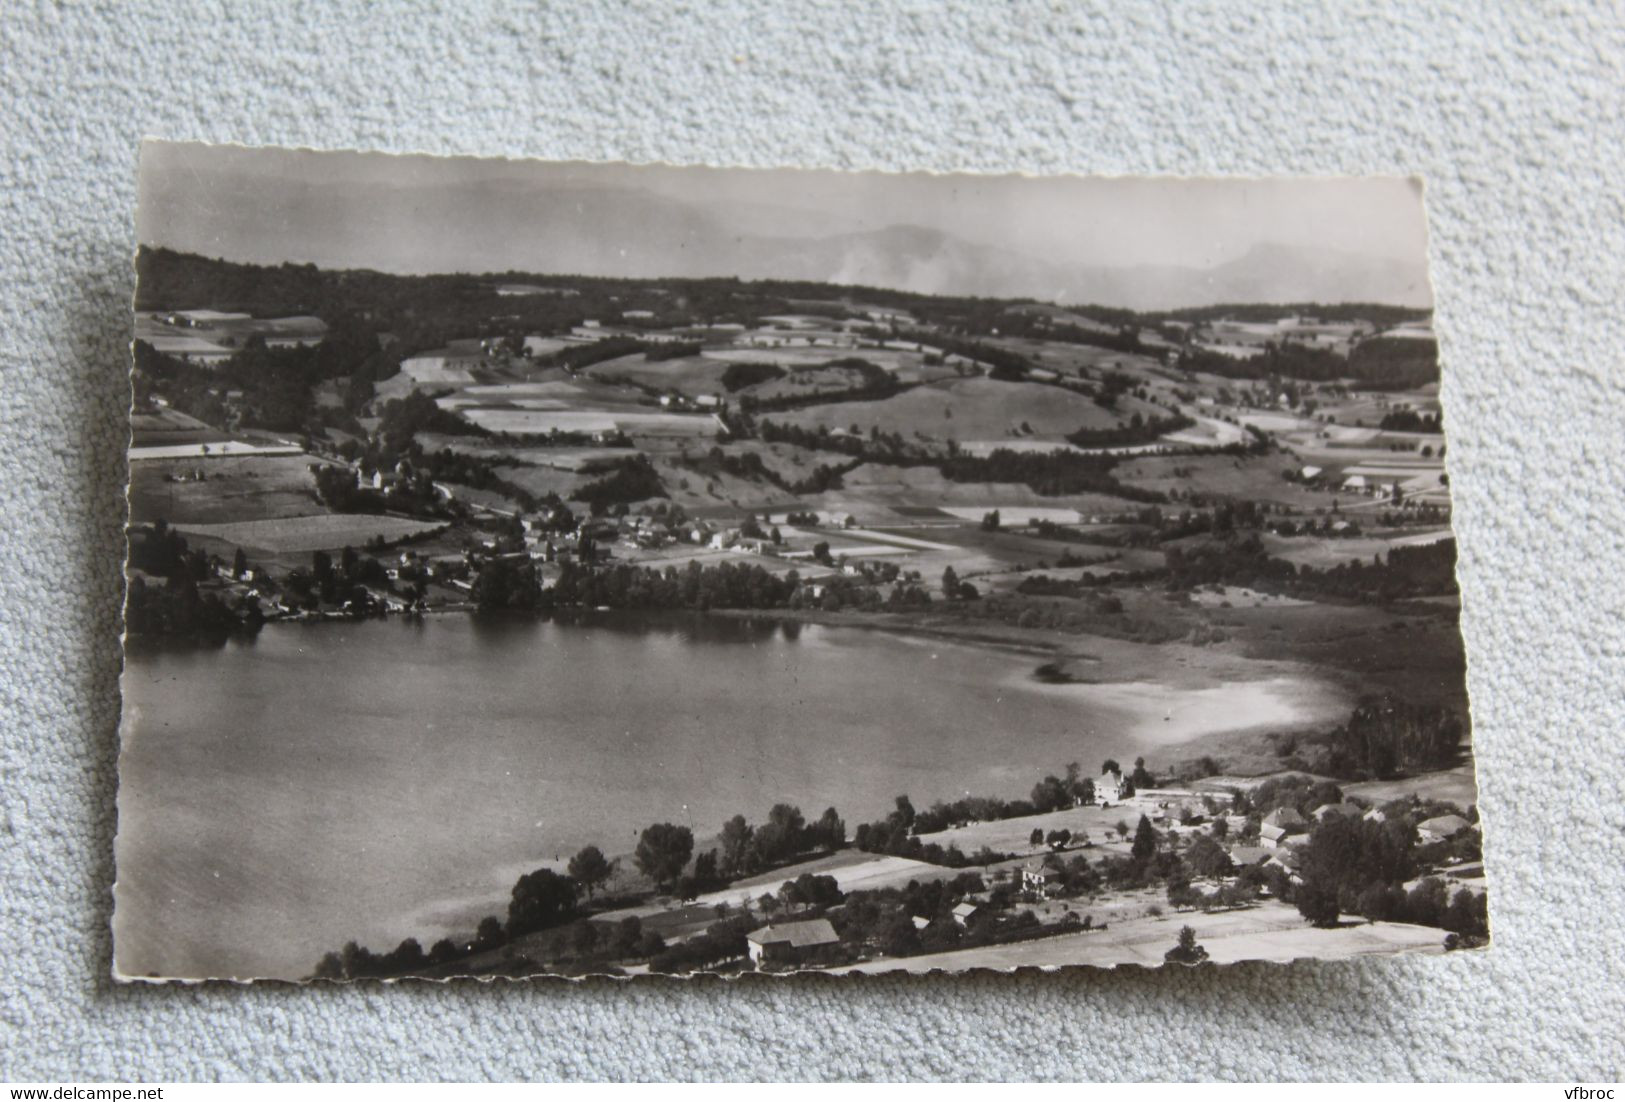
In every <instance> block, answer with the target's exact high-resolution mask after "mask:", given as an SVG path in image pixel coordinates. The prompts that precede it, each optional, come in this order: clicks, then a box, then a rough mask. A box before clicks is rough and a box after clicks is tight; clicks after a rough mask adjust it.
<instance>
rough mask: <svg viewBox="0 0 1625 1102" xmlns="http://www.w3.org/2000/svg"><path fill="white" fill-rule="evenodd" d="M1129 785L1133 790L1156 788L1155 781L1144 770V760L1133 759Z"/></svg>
mask: <svg viewBox="0 0 1625 1102" xmlns="http://www.w3.org/2000/svg"><path fill="white" fill-rule="evenodd" d="M1129 783H1130V784H1132V785H1133V786H1134V787H1135V788H1155V787H1157V779H1156V778H1155V777H1153V776H1152V775H1151V774H1150V772H1149V771H1148V770H1147V769H1146V767H1145V759H1144V758H1135V759H1134V772H1133V773H1132V774H1130V775H1129Z"/></svg>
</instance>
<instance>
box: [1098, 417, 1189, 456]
mask: <svg viewBox="0 0 1625 1102" xmlns="http://www.w3.org/2000/svg"><path fill="white" fill-rule="evenodd" d="M1195 424H1196V422H1195V421H1193V420H1191V419H1190V418H1189V417H1186V416H1185V415H1184V414H1182V413H1176V414H1173V415H1171V416H1168V417H1145V416H1142V415H1141V414H1139V413H1136V414H1134V416H1133V417H1131V418H1129V422H1128V424H1126V425H1118V426H1117V427H1116V428H1110V429H1079V430H1078V431H1076V432H1074V433H1069V434H1068V435H1067V438H1066V439H1067V442H1068V443H1070V444H1075V445H1077V446H1078V447H1080V448H1120V447H1129V446H1132V445H1135V444H1149V443H1151V442H1152V441H1154V440H1156V439H1158V438H1159V437H1162V436H1166V435H1168V434H1169V433H1171V432H1183V431H1184V430H1185V429H1188V428H1190V427H1191V426H1193V425H1195Z"/></svg>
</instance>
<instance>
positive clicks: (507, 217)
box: [140, 172, 1432, 310]
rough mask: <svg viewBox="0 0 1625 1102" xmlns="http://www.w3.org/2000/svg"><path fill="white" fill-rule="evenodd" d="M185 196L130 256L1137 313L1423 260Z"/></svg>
mask: <svg viewBox="0 0 1625 1102" xmlns="http://www.w3.org/2000/svg"><path fill="white" fill-rule="evenodd" d="M187 183H188V187H187V188H186V189H182V188H178V187H177V188H175V189H174V190H170V189H167V188H166V187H164V186H162V184H159V185H155V186H153V187H151V188H148V189H146V190H145V191H144V193H143V195H142V205H141V211H140V219H141V224H142V227H143V234H142V239H143V242H144V243H147V244H162V245H166V246H168V247H171V248H175V249H179V250H181V251H187V252H194V253H199V254H202V255H205V256H216V257H221V258H223V259H227V260H236V261H245V262H254V263H281V262H283V261H295V262H301V263H303V262H309V263H314V264H317V265H319V266H322V267H328V268H363V267H364V268H376V269H379V270H382V271H392V272H400V273H418V274H421V273H428V272H437V271H438V272H445V271H464V272H471V273H479V272H500V271H526V272H537V273H558V274H579V275H589V276H620V277H631V278H661V277H670V276H737V277H740V278H742V279H768V278H773V279H794V280H807V281H813V282H824V283H835V284H856V285H868V286H881V287H888V288H894V289H897V290H906V291H913V292H918V293H924V294H957V295H978V296H986V297H1033V298H1038V299H1042V300H1045V301H1053V302H1058V303H1062V304H1091V303H1093V304H1099V305H1104V306H1119V307H1127V308H1131V309H1140V310H1150V309H1177V308H1181V307H1190V306H1206V305H1213V304H1216V303H1227V302H1283V303H1284V302H1310V301H1319V302H1379V303H1387V304H1392V305H1400V306H1415V307H1422V308H1425V307H1429V306H1431V305H1432V292H1431V288H1430V287H1429V284H1428V280H1427V274H1426V268H1425V258H1424V257H1423V256H1421V255H1418V256H1416V257H1415V258H1414V259H1413V260H1399V259H1393V258H1390V257H1385V256H1378V255H1368V254H1364V253H1358V252H1351V251H1346V250H1338V249H1333V248H1330V247H1320V246H1315V245H1302V244H1297V245H1287V244H1276V243H1269V242H1268V240H1267V239H1266V240H1265V241H1264V242H1263V243H1259V244H1255V245H1253V246H1252V247H1251V248H1250V249H1248V250H1247V251H1245V252H1244V253H1243V254H1242V255H1240V256H1237V257H1234V258H1232V259H1227V260H1224V261H1222V262H1219V263H1213V264H1207V265H1202V264H1196V263H1193V264H1123V263H1114V262H1113V258H1112V257H1111V256H1099V255H1091V256H1080V257H1078V258H1077V260H1076V262H1073V261H1072V260H1070V259H1067V260H1056V259H1054V258H1050V259H1044V258H1041V257H1036V256H1034V255H1031V253H1030V252H1028V251H1023V250H1020V249H1017V248H1006V247H1001V246H999V245H992V244H987V243H983V242H978V241H974V240H971V239H970V237H971V236H973V235H974V234H975V233H976V232H978V230H981V231H983V232H985V227H977V226H967V227H966V229H965V231H964V233H963V234H962V233H960V232H956V231H950V230H944V229H937V228H930V227H927V226H922V225H913V224H896V223H886V224H880V225H875V224H873V223H872V222H870V221H869V220H868V218H867V215H866V213H865V212H864V211H863V210H858V209H853V210H843V212H842V214H843V215H844V217H842V218H840V219H838V220H837V219H835V218H832V217H830V216H828V215H821V214H820V213H818V212H815V211H811V210H808V209H805V208H802V207H798V206H796V205H794V204H791V203H786V204H777V203H774V202H771V201H762V202H751V203H726V202H722V201H705V200H703V199H700V200H693V199H689V200H685V199H678V198H674V197H672V196H668V195H663V194H660V193H658V192H657V191H655V190H653V189H648V188H643V187H638V186H629V185H611V186H606V185H604V184H600V183H597V182H594V181H588V180H569V179H559V180H557V181H554V182H552V183H551V184H550V185H549V186H547V187H537V186H535V185H534V184H531V183H528V182H526V181H524V180H520V179H514V178H503V177H497V178H492V179H488V180H485V181H481V182H478V183H475V184H467V183H462V184H455V185H454V184H448V183H445V182H438V181H417V180H405V181H392V182H391V183H390V184H389V185H387V186H366V187H358V186H356V185H355V184H354V183H353V182H351V181H343V180H327V181H312V180H309V179H297V180H296V179H283V180H277V181H274V182H272V183H268V182H267V180H266V179H265V178H264V177H250V176H244V175H240V174H237V173H227V172H221V173H217V174H213V178H212V179H208V180H206V181H205V184H206V187H207V194H208V195H209V199H210V201H209V202H208V203H206V204H199V203H197V202H196V195H197V192H196V190H193V189H195V187H196V181H188V182H187ZM1079 217H1080V218H1082V217H1084V215H1083V214H1079ZM843 225H844V226H854V227H857V228H853V229H843V228H842V226H843ZM151 226H162V227H164V232H163V233H162V234H161V239H158V240H155V239H154V238H155V237H156V236H160V235H154V234H151V233H148V232H146V227H151ZM1266 232H1267V230H1266Z"/></svg>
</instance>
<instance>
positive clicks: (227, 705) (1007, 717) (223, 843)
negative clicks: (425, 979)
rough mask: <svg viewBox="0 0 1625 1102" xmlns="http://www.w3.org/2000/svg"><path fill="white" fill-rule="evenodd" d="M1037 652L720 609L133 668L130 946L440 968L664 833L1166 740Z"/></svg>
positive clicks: (180, 958) (1037, 772) (277, 627)
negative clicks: (405, 947) (533, 894)
mask: <svg viewBox="0 0 1625 1102" xmlns="http://www.w3.org/2000/svg"><path fill="white" fill-rule="evenodd" d="M1041 661H1042V659H1041V658H1039V657H1036V656H1033V655H1028V654H1021V653H1017V652H1012V651H1002V650H995V649H989V648H984V647H973V646H967V645H960V644H955V643H950V642H943V641H938V640H932V639H926V638H915V637H909V636H901V635H897V634H892V633H887V632H879V631H869V630H864V629H859V628H840V627H827V626H820V625H799V624H778V623H769V622H761V621H750V620H736V619H727V618H720V617H705V616H701V615H672V616H660V617H655V618H651V617H649V616H634V615H630V614H619V613H598V614H590V615H587V616H584V617H580V618H578V619H576V620H574V621H573V622H569V623H564V622H558V621H551V620H540V619H538V620H529V619H499V620H488V619H480V618H476V617H464V616H442V617H431V618H428V619H424V620H417V621H413V620H408V619H401V618H393V619H388V620H369V621H363V622H359V623H354V624H348V623H346V624H336V623H330V624H310V625H300V624H273V625H268V626H267V627H266V628H265V629H264V630H263V631H262V632H261V633H260V634H259V636H258V637H257V638H256V639H254V640H252V641H247V642H235V643H231V644H228V645H227V646H225V647H222V648H217V649H164V650H156V651H151V650H149V651H140V650H137V649H136V648H134V647H132V648H131V653H130V655H129V657H128V659H127V666H126V671H125V676H124V682H123V687H124V694H125V712H126V736H125V738H126V741H125V746H124V750H123V755H122V758H121V762H120V778H121V790H120V797H119V800H120V806H119V813H120V824H121V829H120V834H119V839H118V845H117V861H118V880H119V882H118V887H117V898H118V912H117V915H116V918H115V929H116V931H117V953H118V962H119V966H120V969H121V971H123V972H125V973H126V974H136V975H145V974H147V973H149V972H152V973H157V974H160V975H179V976H200V975H211V976H238V977H246V976H272V977H299V976H303V975H306V974H308V973H309V972H310V971H311V970H312V969H313V968H314V966H315V964H316V961H317V959H318V958H319V957H320V955H321V954H322V953H323V952H324V951H326V950H328V949H336V948H338V947H340V946H341V945H343V943H344V942H346V941H349V940H351V939H354V940H357V941H359V942H360V943H361V944H363V945H366V946H369V947H371V948H373V949H376V950H380V951H382V950H387V949H389V948H392V947H393V946H394V945H396V944H397V943H399V941H400V940H401V939H402V938H404V937H407V936H413V937H417V938H419V939H420V940H421V941H422V943H423V944H424V946H425V947H427V946H428V945H429V944H430V943H432V942H433V941H434V940H435V939H437V938H439V937H441V936H447V935H451V936H455V935H457V934H459V933H467V932H469V931H471V930H472V928H473V925H474V924H475V923H476V922H477V920H478V918H479V917H480V915H482V914H498V915H503V914H505V909H506V900H507V895H508V891H509V888H510V887H511V885H512V883H513V880H514V879H515V878H516V877H517V876H518V875H519V874H520V873H522V872H525V871H528V870H529V869H531V868H534V867H537V866H538V865H540V864H541V863H543V862H545V861H552V860H554V859H556V858H567V857H568V856H569V855H570V854H571V853H573V852H574V851H575V850H576V849H578V848H580V847H581V846H582V845H585V844H587V843H593V844H596V845H598V846H599V847H600V848H602V849H603V850H604V852H605V853H606V854H611V855H614V854H619V853H628V852H630V851H631V850H632V848H633V847H634V846H635V844H636V840H637V836H638V834H639V833H640V832H641V831H642V829H643V828H644V827H645V826H647V825H649V824H650V823H654V822H660V821H670V822H674V823H680V824H683V825H689V826H692V828H693V830H694V833H695V837H696V839H697V840H699V841H700V842H701V844H704V843H705V841H706V840H707V839H709V838H710V837H711V836H712V835H714V834H715V832H716V831H717V830H718V829H719V828H720V827H721V825H722V823H723V822H724V821H725V820H726V819H727V818H729V817H730V816H732V815H734V814H736V813H743V814H744V815H745V816H746V818H748V819H749V820H751V821H752V822H760V821H762V820H763V819H764V818H765V817H766V813H767V810H768V808H769V807H770V806H771V805H772V804H774V803H776V802H779V801H781V800H784V801H789V802H791V803H795V804H797V805H798V806H800V807H801V809H802V811H803V812H804V813H805V814H806V816H807V818H808V819H809V820H810V819H813V818H815V817H816V816H817V815H819V814H821V813H822V812H823V810H824V809H825V808H826V807H829V806H834V807H835V808H837V809H838V810H839V811H840V813H841V814H842V816H843V817H844V818H845V819H846V821H847V824H848V828H849V829H852V828H855V827H856V825H857V824H858V823H859V822H860V821H863V820H866V819H872V818H878V817H880V816H882V815H883V814H884V813H885V812H886V811H888V810H889V809H890V808H891V805H892V800H893V797H894V796H896V795H897V794H898V793H907V794H909V795H910V796H911V797H912V798H913V800H914V802H915V803H916V804H917V805H921V806H923V805H924V804H927V803H930V802H931V801H933V800H936V799H939V798H948V797H953V796H957V795H962V794H965V793H976V794H992V795H1003V796H1017V795H1025V794H1026V793H1027V791H1028V790H1029V789H1030V788H1031V787H1032V784H1033V782H1034V781H1035V780H1037V779H1038V778H1039V777H1040V776H1041V775H1042V774H1043V773H1045V772H1056V771H1059V770H1060V769H1061V767H1062V766H1063V765H1064V764H1065V763H1066V762H1068V761H1074V760H1076V761H1081V762H1083V763H1084V764H1085V766H1086V767H1087V768H1089V769H1094V768H1096V767H1098V765H1099V762H1100V760H1101V759H1102V758H1103V757H1105V756H1116V757H1120V758H1123V759H1124V760H1130V759H1131V758H1132V756H1133V754H1134V753H1135V751H1136V750H1139V749H1142V748H1145V747H1148V746H1150V745H1151V742H1152V740H1151V739H1149V738H1146V737H1145V735H1144V730H1143V724H1142V723H1138V722H1137V720H1139V719H1143V717H1136V716H1135V715H1134V714H1133V712H1132V710H1131V709H1129V708H1127V707H1126V706H1125V707H1123V708H1122V709H1119V708H1118V707H1117V706H1116V704H1117V702H1116V701H1113V700H1111V699H1109V698H1105V699H1101V700H1093V699H1092V698H1091V700H1090V701H1089V702H1088V703H1083V702H1082V701H1083V698H1082V697H1080V696H1079V695H1078V694H1076V693H1068V692H1064V691H1057V690H1056V688H1055V687H1054V686H1045V685H1042V684H1039V683H1038V682H1036V681H1033V680H1032V678H1031V671H1032V669H1033V667H1034V666H1036V665H1037V664H1038V663H1039V662H1041Z"/></svg>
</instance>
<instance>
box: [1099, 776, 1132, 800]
mask: <svg viewBox="0 0 1625 1102" xmlns="http://www.w3.org/2000/svg"><path fill="white" fill-rule="evenodd" d="M1127 788H1128V782H1127V781H1126V780H1124V779H1123V774H1122V773H1119V772H1117V771H1115V770H1113V771H1112V772H1109V773H1102V774H1101V775H1100V776H1098V777H1096V778H1095V802H1096V803H1098V804H1100V806H1101V807H1109V806H1111V805H1112V804H1115V803H1122V801H1123V792H1124V791H1125V790H1126V789H1127Z"/></svg>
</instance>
